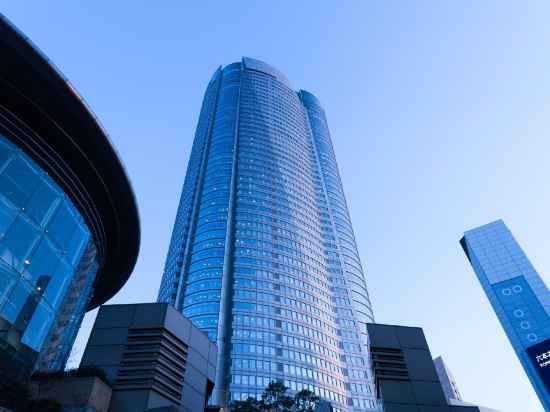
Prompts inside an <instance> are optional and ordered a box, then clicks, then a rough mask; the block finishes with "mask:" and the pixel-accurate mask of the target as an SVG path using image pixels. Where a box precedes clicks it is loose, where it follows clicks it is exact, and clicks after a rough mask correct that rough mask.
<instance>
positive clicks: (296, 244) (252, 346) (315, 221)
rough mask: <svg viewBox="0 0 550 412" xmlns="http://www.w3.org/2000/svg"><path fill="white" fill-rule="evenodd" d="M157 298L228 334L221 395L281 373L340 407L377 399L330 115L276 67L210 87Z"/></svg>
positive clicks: (218, 336) (239, 73) (225, 73)
mask: <svg viewBox="0 0 550 412" xmlns="http://www.w3.org/2000/svg"><path fill="white" fill-rule="evenodd" d="M158 300H159V301H161V302H169V303H172V304H174V305H175V306H176V307H177V308H178V309H179V310H180V311H182V312H183V314H184V315H186V316H187V317H189V318H190V319H191V320H192V321H193V322H194V323H195V324H196V325H197V326H199V327H200V328H201V329H203V330H204V331H205V332H207V333H208V335H209V337H210V339H212V340H213V341H216V342H217V343H218V349H219V355H220V356H219V361H218V368H217V377H216V386H215V389H214V399H213V402H214V403H218V404H226V403H227V402H229V401H230V400H232V399H245V398H246V397H248V396H259V394H260V393H261V392H262V390H263V389H264V387H265V386H266V385H267V384H268V383H269V382H270V381H271V380H282V381H284V383H285V384H286V385H287V386H288V387H290V389H291V390H292V391H298V390H300V389H310V390H312V391H314V392H315V393H317V394H318V395H319V396H321V397H322V398H325V399H327V400H330V401H331V403H332V404H333V405H334V406H335V408H336V410H340V411H364V410H371V409H373V408H374V407H375V404H374V395H373V393H372V386H371V377H370V372H369V371H370V369H369V355H368V354H369V351H368V340H367V330H366V324H367V323H368V322H372V321H373V315H372V310H371V305H370V301H369V296H368V292H367V287H366V282H365V278H364V275H363V270H362V266H361V262H360V259H359V254H358V252H357V247H356V244H355V238H354V234H353V229H352V226H351V221H350V217H349V213H348V209H347V205H346V202H345V198H344V193H343V189H342V184H341V181H340V176H339V173H338V167H337V164H336V159H335V156H334V151H333V148H332V143H331V138H330V133H329V130H328V126H327V121H326V117H325V113H324V110H323V108H322V106H321V105H320V103H319V101H318V100H317V98H316V97H315V96H313V95H312V94H311V93H308V92H306V91H299V92H295V91H294V90H293V89H292V88H291V87H290V85H289V82H288V80H287V79H286V77H285V76H284V75H283V74H282V73H281V72H279V71H278V70H276V69H274V68H273V67H271V66H269V65H267V64H266V63H263V62H261V61H258V60H255V59H250V58H243V60H242V61H241V62H238V63H233V64H230V65H228V66H226V67H225V68H223V69H222V68H220V69H218V70H217V71H216V73H215V74H214V76H213V77H212V80H211V81H210V83H209V85H208V87H207V90H206V93H205V97H204V101H203V106H202V110H201V114H200V118H199V122H198V126H197V131H196V135H195V140H194V144H193V149H192V153H191V158H190V160H189V165H188V170H187V175H186V177H185V181H184V186H183V192H182V195H181V200H180V204H179V208H178V212H177V216H176V222H175V225H174V230H173V233H172V239H171V243H170V248H169V252H168V256H167V260H166V266H165V271H164V275H163V279H162V283H161V287H160V292H159V297H158Z"/></svg>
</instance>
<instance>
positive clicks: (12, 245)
mask: <svg viewBox="0 0 550 412" xmlns="http://www.w3.org/2000/svg"><path fill="white" fill-rule="evenodd" d="M0 57H1V61H2V64H1V65H0V364H1V365H2V366H3V374H2V382H0V386H1V385H9V384H10V382H13V381H14V380H15V381H17V380H25V379H26V378H28V376H29V374H30V373H31V372H32V371H33V370H37V369H41V370H59V369H63V368H64V366H65V363H66V361H67V357H68V355H69V352H70V350H71V347H72V345H73V342H74V339H75V337H76V334H77V332H78V329H79V327H80V323H81V321H82V318H83V316H84V313H85V312H86V311H87V310H91V309H94V308H95V307H97V306H99V305H100V304H101V303H103V302H105V301H107V300H108V299H109V298H111V297H112V296H113V295H114V294H115V293H116V292H117V291H118V290H119V289H120V288H121V287H122V285H124V283H125V282H126V280H127V279H128V276H129V275H130V273H131V271H132V269H133V267H134V264H135V261H136V258H137V253H138V249H139V237H140V229H139V219H138V212H137V208H136V202H135V199H134V195H133V192H132V188H131V186H130V183H129V181H128V178H127V176H126V173H125V171H124V168H123V166H122V164H121V162H120V160H119V158H118V156H117V154H116V152H115V149H114V148H113V147H112V145H111V144H110V142H109V139H108V137H107V135H106V133H105V131H104V130H103V129H102V127H101V126H100V125H99V123H98V121H97V119H96V118H95V116H94V115H93V113H91V112H90V110H89V109H88V108H87V106H86V105H85V103H84V101H83V100H82V98H81V97H80V96H79V95H78V93H77V92H76V91H75V89H74V88H73V87H72V86H71V85H70V83H68V81H67V80H66V79H65V78H64V77H63V75H62V74H61V73H60V72H59V71H58V70H57V69H56V68H55V67H54V66H53V64H52V63H51V62H50V61H49V60H48V59H47V58H46V57H45V56H44V55H43V54H42V53H41V52H40V51H39V50H38V49H37V48H36V47H35V46H34V45H32V43H31V42H30V41H29V40H28V39H27V38H26V37H25V36H24V35H23V34H22V33H21V32H19V31H18V30H17V29H16V28H15V27H14V26H13V25H11V23H10V22H8V21H7V20H6V19H5V18H4V17H3V16H1V15H0ZM7 392H9V390H6V389H5V388H4V390H3V389H2V387H0V393H2V394H6V393H7ZM0 398H1V396H0Z"/></svg>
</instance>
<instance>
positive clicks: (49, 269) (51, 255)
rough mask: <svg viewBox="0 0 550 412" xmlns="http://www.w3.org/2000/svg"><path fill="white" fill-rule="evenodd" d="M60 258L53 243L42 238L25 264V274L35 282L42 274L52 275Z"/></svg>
mask: <svg viewBox="0 0 550 412" xmlns="http://www.w3.org/2000/svg"><path fill="white" fill-rule="evenodd" d="M58 260H59V256H58V252H57V250H56V249H55V247H54V245H53V243H51V242H50V241H49V240H47V239H42V241H41V242H40V244H39V245H38V247H37V248H36V251H35V252H34V253H33V255H32V257H31V258H30V259H29V260H28V262H29V264H27V265H25V275H26V277H27V278H28V279H29V281H30V282H31V283H32V284H34V283H36V280H37V279H38V278H39V277H40V276H52V273H53V270H54V269H55V266H56V264H57V262H58Z"/></svg>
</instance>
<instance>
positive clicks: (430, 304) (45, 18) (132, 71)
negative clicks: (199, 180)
mask: <svg viewBox="0 0 550 412" xmlns="http://www.w3.org/2000/svg"><path fill="white" fill-rule="evenodd" d="M1 10H2V12H3V13H5V14H6V15H7V17H8V18H10V19H11V20H12V21H13V22H14V23H15V24H16V25H17V26H18V27H19V28H20V29H21V30H23V31H24V32H25V33H26V34H27V35H28V36H29V37H30V38H31V39H32V40H33V41H34V42H35V43H36V44H37V45H38V46H39V47H40V48H41V49H42V50H43V51H44V52H45V53H46V54H47V55H48V56H49V57H50V58H51V59H52V60H53V61H54V62H55V64H56V65H57V66H58V67H59V68H60V69H61V70H62V71H63V72H64V73H65V75H66V76H67V77H68V78H69V79H70V80H71V81H72V83H73V84H74V85H75V86H76V88H77V89H78V90H79V91H80V93H81V94H82V95H83V96H84V98H85V99H86V100H87V102H88V103H89V104H90V106H91V107H92V108H93V110H94V111H95V113H96V114H97V115H98V116H99V118H100V119H101V121H102V123H103V124H104V126H105V127H106V129H107V130H108V132H109V133H110V135H111V138H112V140H113V142H114V143H115V145H116V147H117V149H118V150H119V152H120V155H121V157H122V158H123V160H124V162H125V164H126V166H127V169H128V173H129V175H130V178H131V181H132V183H133V185H134V188H135V191H136V194H137V199H138V202H139V207H140V212H141V221H142V245H141V254H140V258H139V261H138V264H137V266H136V270H135V272H134V274H133V275H132V277H131V279H130V280H129V282H128V283H127V284H126V286H125V287H124V288H123V289H122V291H121V292H120V293H119V294H118V295H117V296H116V297H115V298H114V299H112V301H111V303H125V302H143V301H152V300H154V299H155V298H156V294H157V289H158V285H159V283H160V277H161V273H162V267H163V264H164V258H165V255H166V250H167V247H168V242H169V238H170V233H171V227H172V223H173V220H174V216H175V212H176V207H177V204H178V199H179V194H180V190H181V186H182V183H183V178H184V175H185V170H186V166H187V159H188V156H189V150H190V146H191V143H192V138H193V133H194V128H195V125H196V122H197V116H198V113H199V109H200V105H201V99H202V95H203V92H204V88H205V86H206V84H207V82H208V80H209V78H210V76H211V74H212V73H213V71H214V70H215V69H216V67H217V66H218V65H221V64H228V63H230V62H233V61H235V60H238V59H240V57H241V56H242V55H246V56H251V57H256V58H259V59H263V60H265V61H267V62H269V63H271V64H273V65H274V66H276V67H278V68H279V69H280V70H282V71H283V72H284V73H286V74H287V75H288V77H289V79H290V80H291V82H292V84H293V85H294V87H295V88H296V89H298V88H303V89H306V90H309V91H311V92H313V93H314V94H316V95H317V96H318V97H319V98H320V99H321V101H322V102H324V106H325V108H326V111H327V115H328V120H329V125H330V128H331V131H332V136H333V141H334V146H335V150H336V154H337V157H338V160H339V165H340V170H341V174H342V179H343V183H344V188H345V191H346V195H347V200H348V203H349V206H350V209H351V215H352V220H353V224H354V228H355V233H356V236H357V241H358V244H359V249H360V253H361V257H362V260H363V264H364V266H365V267H366V272H367V281H368V284H369V289H370V293H371V296H372V300H373V303H374V311H375V316H376V318H377V321H379V322H384V323H399V324H406V325H415V326H421V327H423V328H424V330H425V333H426V334H427V336H428V341H429V343H430V346H431V349H432V352H433V355H434V356H436V355H440V354H442V355H443V356H444V358H445V359H446V361H447V363H448V364H449V366H450V368H451V369H452V371H453V373H454V375H455V377H456V379H457V381H458V384H459V387H460V389H461V391H462V393H463V396H464V398H465V399H466V400H469V401H473V402H479V403H481V404H484V405H486V406H490V407H494V408H499V409H501V410H503V411H505V412H535V411H540V410H542V408H541V407H540V404H539V403H538V401H537V399H536V397H535V394H534V392H533V390H532V389H531V387H530V384H529V383H528V381H527V378H526V377H525V375H524V373H523V371H522V369H521V368H520V365H519V362H518V361H517V359H516V357H515V356H514V354H513V352H512V349H511V347H510V345H509V343H508V341H507V339H506V337H505V336H504V334H503V332H502V330H501V328H500V325H499V324H498V322H497V319H496V317H495V315H494V314H493V311H492V310H491V308H490V307H489V304H488V302H487V299H486V298H485V296H484V294H483V293H482V290H481V287H480V285H479V284H478V281H477V279H476V277H475V275H474V273H473V272H472V270H471V269H470V266H469V265H468V263H467V261H466V259H465V257H464V256H463V253H462V250H461V249H460V246H459V244H458V240H459V238H460V237H461V234H462V232H463V231H464V230H466V229H469V228H472V227H475V226H478V225H481V224H484V223H487V222H489V221H492V220H495V219H497V218H503V219H504V220H505V222H506V223H507V224H508V226H509V227H510V229H511V230H512V231H513V233H514V234H515V235H516V237H517V238H518V240H519V242H520V243H521V244H522V246H523V247H524V249H525V251H526V253H527V254H528V256H529V257H530V258H531V260H532V261H533V263H534V265H535V267H537V268H538V270H539V271H540V272H541V273H542V275H543V277H544V278H546V279H547V278H548V275H547V274H548V273H549V272H550V253H548V252H549V246H550V244H549V243H550V242H549V240H548V239H549V238H548V233H550V217H549V214H548V211H549V210H550V195H549V177H550V162H549V161H548V159H549V155H550V127H549V126H550V125H549V122H550V77H549V73H550V70H549V69H550V24H548V16H550V3H548V2H547V1H535V0H530V1H528V2H522V1H514V2H509V1H504V0H500V1H479V0H462V1H437V0H433V1H431V2H424V1H338V2H336V1H333V2H330V1H325V2H322V1H286V2H284V1H276V2H275V1H273V2H268V1H250V2H238V1H232V2H222V1H219V2H208V1H200V2H184V1H159V2H152V1H136V0H133V1H97V0H96V1H93V2H92V1H86V2H84V1H68V0H67V1H54V0H50V1H41V2H39V1H32V2H31V1H25V0H4V1H3V2H2V6H1ZM547 280H548V279H547ZM94 315H95V314H92V315H88V316H87V318H86V321H85V323H84V325H83V328H82V330H81V333H80V335H79V339H78V345H77V354H78V353H80V354H81V352H82V351H83V347H84V343H85V340H86V337H87V335H88V333H89V330H90V327H91V324H92V322H93V316H94Z"/></svg>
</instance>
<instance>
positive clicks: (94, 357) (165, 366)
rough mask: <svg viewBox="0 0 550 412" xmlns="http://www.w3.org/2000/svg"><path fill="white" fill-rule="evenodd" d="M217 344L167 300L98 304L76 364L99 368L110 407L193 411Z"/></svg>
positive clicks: (203, 399) (209, 383) (127, 411)
mask: <svg viewBox="0 0 550 412" xmlns="http://www.w3.org/2000/svg"><path fill="white" fill-rule="evenodd" d="M216 360H217V348H216V345H215V344H214V343H212V342H211V341H210V340H209V339H208V336H207V335H206V334H205V333H204V332H202V331H200V330H199V329H198V328H197V327H195V326H194V325H193V324H192V323H191V321H189V320H188V319H187V318H185V317H184V316H183V315H182V314H181V313H180V312H178V311H177V310H175V309H174V308H173V307H172V306H171V305H169V304H165V303H143V304H133V305H106V306H101V308H100V309H99V313H98V315H97V319H96V321H95V324H94V327H93V329H92V333H91V335H90V339H89V340H88V344H87V346H86V349H85V351H84V355H83V357H82V362H81V364H80V367H81V368H84V367H94V368H100V369H102V370H103V371H104V372H105V374H106V375H107V381H108V382H109V384H110V385H111V386H112V396H111V403H110V407H109V412H146V411H150V410H153V409H156V408H165V410H170V411H178V412H179V411H181V412H183V411H185V412H198V411H202V410H204V409H205V407H206V403H207V400H208V398H209V396H210V394H211V392H212V389H213V387H214V378H215V373H216Z"/></svg>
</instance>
